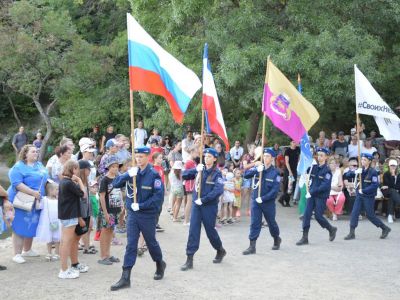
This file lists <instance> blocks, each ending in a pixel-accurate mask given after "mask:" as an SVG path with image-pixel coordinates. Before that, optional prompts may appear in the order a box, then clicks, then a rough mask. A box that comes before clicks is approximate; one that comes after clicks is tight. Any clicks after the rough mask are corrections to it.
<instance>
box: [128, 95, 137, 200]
mask: <svg viewBox="0 0 400 300" xmlns="http://www.w3.org/2000/svg"><path fill="white" fill-rule="evenodd" d="M129 104H130V111H131V143H132V166H133V167H136V159H135V114H134V107H133V91H132V90H129ZM132 194H133V203H137V197H136V176H133V178H132Z"/></svg>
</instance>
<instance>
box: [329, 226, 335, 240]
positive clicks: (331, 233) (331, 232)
mask: <svg viewBox="0 0 400 300" xmlns="http://www.w3.org/2000/svg"><path fill="white" fill-rule="evenodd" d="M328 231H329V241H330V242H333V241H334V240H335V237H336V232H337V228H336V227H334V226H331V227H330V228H329V229H328Z"/></svg>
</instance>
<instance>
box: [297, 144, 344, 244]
mask: <svg viewBox="0 0 400 300" xmlns="http://www.w3.org/2000/svg"><path fill="white" fill-rule="evenodd" d="M316 152H317V154H318V165H315V166H313V167H312V170H311V179H310V188H309V194H308V195H307V206H306V210H305V212H304V217H303V237H302V238H301V239H300V240H299V241H298V242H297V243H296V245H297V246H301V245H306V244H308V231H309V230H310V221H311V216H312V213H313V211H314V212H315V219H316V220H317V222H318V223H319V225H321V227H322V228H325V229H327V230H328V231H329V240H330V241H331V242H332V241H333V240H334V239H335V237H336V231H337V228H336V227H334V226H332V225H331V224H329V222H328V220H327V219H326V218H325V217H324V216H323V214H324V212H325V209H326V199H328V197H329V192H330V190H331V181H332V173H331V170H330V169H329V167H328V165H327V164H326V161H327V159H328V155H329V150H328V149H326V148H317V149H316Z"/></svg>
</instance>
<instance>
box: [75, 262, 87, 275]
mask: <svg viewBox="0 0 400 300" xmlns="http://www.w3.org/2000/svg"><path fill="white" fill-rule="evenodd" d="M71 270H73V271H76V272H79V273H86V272H87V271H89V267H88V266H87V265H85V264H78V265H77V266H76V267H71Z"/></svg>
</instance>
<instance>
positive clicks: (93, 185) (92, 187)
mask: <svg viewBox="0 0 400 300" xmlns="http://www.w3.org/2000/svg"><path fill="white" fill-rule="evenodd" d="M98 192H99V184H98V182H97V181H95V180H93V181H90V182H89V200H90V204H91V205H92V213H93V215H92V218H93V229H94V230H95V231H96V232H97V229H98V228H97V218H98V216H99V206H100V203H99V201H100V200H99V193H98ZM99 239H100V236H99ZM91 249H94V247H92V246H89V250H90V251H89V252H96V253H97V250H94V251H93V250H91ZM88 254H92V253H88Z"/></svg>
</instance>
